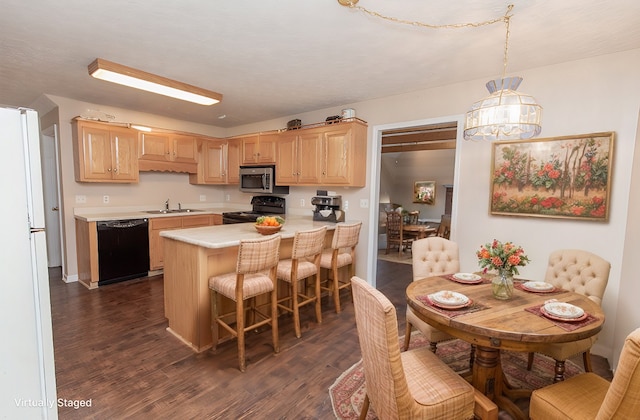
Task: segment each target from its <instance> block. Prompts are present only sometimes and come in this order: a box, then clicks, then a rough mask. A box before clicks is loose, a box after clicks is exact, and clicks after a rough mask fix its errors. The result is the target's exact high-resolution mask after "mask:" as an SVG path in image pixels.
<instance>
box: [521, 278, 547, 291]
mask: <svg viewBox="0 0 640 420" xmlns="http://www.w3.org/2000/svg"><path fill="white" fill-rule="evenodd" d="M522 287H524V288H525V289H528V290H533V291H534V292H547V291H549V290H553V288H554V286H553V284H551V283H545V282H544V281H527V282H525V283H523V284H522Z"/></svg>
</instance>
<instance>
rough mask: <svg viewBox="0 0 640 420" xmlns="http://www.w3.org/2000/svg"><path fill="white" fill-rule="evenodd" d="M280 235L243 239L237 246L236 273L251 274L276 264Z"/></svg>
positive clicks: (278, 255) (278, 256) (278, 254)
mask: <svg viewBox="0 0 640 420" xmlns="http://www.w3.org/2000/svg"><path fill="white" fill-rule="evenodd" d="M280 239H281V237H280V235H273V236H268V237H266V238H260V239H244V240H241V241H240V247H239V248H238V265H237V268H236V273H237V274H251V273H257V272H258V271H264V270H267V269H270V268H273V267H276V266H277V265H278V260H279V258H280Z"/></svg>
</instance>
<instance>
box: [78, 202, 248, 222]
mask: <svg viewBox="0 0 640 420" xmlns="http://www.w3.org/2000/svg"><path fill="white" fill-rule="evenodd" d="M185 208H186V207H185ZM188 208H190V209H195V210H197V211H193V212H180V213H178V212H175V213H147V212H146V211H145V210H156V209H149V208H143V209H139V208H133V207H132V208H116V209H85V208H76V209H75V210H74V217H75V218H76V219H78V220H82V221H85V222H105V221H110V220H130V219H151V218H155V217H176V216H197V215H199V214H222V213H226V212H231V211H248V210H251V206H248V207H247V206H245V207H241V206H235V207H232V206H229V207H215V208H212V207H209V208H196V207H193V206H189V207H188Z"/></svg>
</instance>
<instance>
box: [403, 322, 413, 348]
mask: <svg viewBox="0 0 640 420" xmlns="http://www.w3.org/2000/svg"><path fill="white" fill-rule="evenodd" d="M409 341H411V324H410V323H409V321H407V323H406V325H405V327H404V351H407V350H409Z"/></svg>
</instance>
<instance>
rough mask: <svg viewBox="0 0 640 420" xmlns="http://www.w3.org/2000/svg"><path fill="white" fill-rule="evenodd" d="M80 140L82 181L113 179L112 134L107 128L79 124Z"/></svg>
mask: <svg viewBox="0 0 640 420" xmlns="http://www.w3.org/2000/svg"><path fill="white" fill-rule="evenodd" d="M78 129H79V131H80V133H79V136H80V137H81V138H80V139H79V141H81V142H82V155H81V156H79V157H78V158H80V159H82V160H83V162H82V165H80V167H81V172H82V177H81V180H82V181H92V180H111V179H112V178H113V177H112V175H111V174H112V172H113V167H112V159H111V135H110V133H109V130H108V129H106V128H100V127H94V126H91V125H84V124H82V123H79V124H78Z"/></svg>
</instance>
